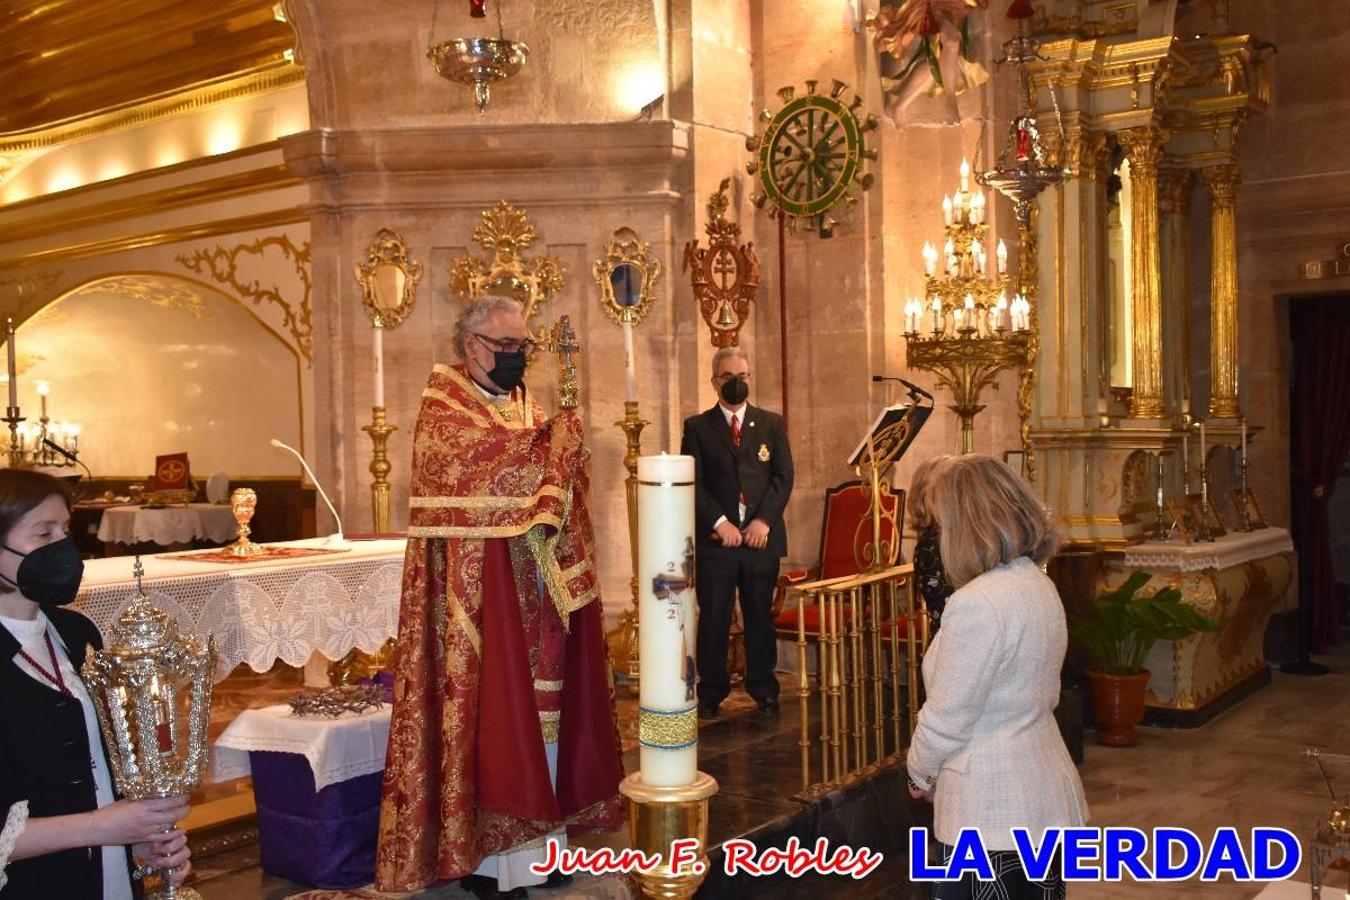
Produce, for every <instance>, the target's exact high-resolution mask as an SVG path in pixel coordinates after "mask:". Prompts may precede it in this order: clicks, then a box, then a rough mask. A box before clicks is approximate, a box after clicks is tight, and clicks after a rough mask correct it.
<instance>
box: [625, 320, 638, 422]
mask: <svg viewBox="0 0 1350 900" xmlns="http://www.w3.org/2000/svg"><path fill="white" fill-rule="evenodd" d="M623 371H624V395H623V398H624V399H625V400H627V401H628V402H629V403H636V402H637V354H636V353H634V352H633V323H632V322H631V321H630V320H629V319H628V318H624V320H623Z"/></svg>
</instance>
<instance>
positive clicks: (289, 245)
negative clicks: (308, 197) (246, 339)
mask: <svg viewBox="0 0 1350 900" xmlns="http://www.w3.org/2000/svg"><path fill="white" fill-rule="evenodd" d="M271 249H275V250H276V251H277V252H279V253H280V254H281V255H282V257H283V258H285V259H286V260H288V261H289V262H290V263H291V265H292V266H293V267H294V269H295V275H296V278H297V279H299V281H300V286H301V294H300V296H299V297H298V298H296V299H294V300H293V301H292V300H288V299H287V298H286V297H284V296H283V295H282V293H281V289H280V288H279V287H277V286H276V284H275V283H273V285H272V286H271V287H266V286H264V285H263V284H262V283H261V282H259V281H257V280H250V279H248V277H247V276H245V275H243V274H242V273H241V272H240V265H241V262H243V261H244V260H246V259H248V258H249V257H254V258H257V259H258V260H259V261H261V260H262V258H263V256H264V255H265V254H266V253H267V251H268V250H271ZM175 259H177V261H178V262H179V263H181V264H182V265H184V266H186V267H187V268H189V269H191V270H192V271H193V272H196V273H198V274H201V275H209V276H210V277H211V280H212V281H214V282H216V283H217V284H220V285H224V286H225V287H228V288H229V289H230V290H231V291H233V292H234V293H235V295H236V296H238V297H240V298H242V299H245V300H249V301H252V303H253V305H254V306H259V305H261V304H263V303H272V304H275V305H277V306H279V307H280V308H281V312H282V326H283V327H284V328H285V329H287V330H288V331H289V332H290V334H291V339H292V340H294V341H295V346H296V348H297V349H298V350H299V351H300V355H301V356H303V357H304V358H305V359H306V360H308V361H309V362H310V364H313V362H314V310H313V307H312V306H311V305H310V294H311V292H312V290H313V284H312V281H311V277H310V270H309V266H310V244H309V241H305V242H304V243H302V244H300V245H299V246H298V247H297V246H296V245H295V244H294V243H293V242H292V241H291V238H290V235H286V234H281V235H269V236H267V237H264V238H259V239H258V240H256V241H253V242H252V243H250V244H238V245H236V246H234V247H230V248H226V247H224V246H221V245H217V246H216V247H215V248H214V249H211V250H196V251H194V252H192V253H190V254H189V253H180V254H179V255H178V256H177V257H175Z"/></svg>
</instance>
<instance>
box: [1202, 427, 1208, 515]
mask: <svg viewBox="0 0 1350 900" xmlns="http://www.w3.org/2000/svg"><path fill="white" fill-rule="evenodd" d="M1205 474H1206V473H1205V420H1204V419H1201V420H1200V502H1201V503H1202V504H1207V503H1209V485H1207V484H1205Z"/></svg>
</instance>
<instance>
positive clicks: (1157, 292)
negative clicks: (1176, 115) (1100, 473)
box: [1118, 127, 1167, 419]
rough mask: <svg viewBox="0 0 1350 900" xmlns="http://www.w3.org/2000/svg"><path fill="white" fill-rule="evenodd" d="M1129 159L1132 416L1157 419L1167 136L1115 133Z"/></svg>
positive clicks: (1148, 130) (1149, 130) (1152, 131)
mask: <svg viewBox="0 0 1350 900" xmlns="http://www.w3.org/2000/svg"><path fill="white" fill-rule="evenodd" d="M1118 137H1119V138H1120V143H1121V146H1122V147H1124V148H1125V155H1126V157H1127V158H1128V159H1129V161H1130V178H1131V181H1132V184H1133V189H1134V196H1133V200H1132V202H1131V204H1130V205H1131V209H1130V219H1131V223H1132V225H1133V228H1132V232H1133V242H1132V244H1131V248H1130V250H1131V252H1130V271H1131V276H1132V281H1133V289H1134V301H1133V302H1134V307H1133V308H1134V393H1133V395H1132V396H1131V397H1130V416H1131V418H1135V419H1159V418H1162V414H1163V390H1162V356H1163V353H1162V285H1161V282H1162V277H1161V262H1160V257H1159V251H1158V164H1159V162H1161V161H1162V148H1163V144H1164V142H1165V141H1166V140H1167V132H1165V131H1164V130H1162V129H1160V128H1154V127H1143V128H1130V129H1126V130H1125V131H1121V132H1120V133H1119V135H1118Z"/></svg>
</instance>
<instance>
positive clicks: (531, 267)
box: [450, 200, 563, 344]
mask: <svg viewBox="0 0 1350 900" xmlns="http://www.w3.org/2000/svg"><path fill="white" fill-rule="evenodd" d="M480 215H481V217H482V220H483V221H482V223H481V224H480V225H479V226H478V227H477V228H475V229H474V230H473V239H474V242H475V243H477V244H478V246H480V247H482V248H483V249H484V250H486V251H487V252H489V253H491V254H492V259H491V260H490V261H489V260H484V259H480V258H478V257H474V256H461V257H458V258H456V259H455V260H454V261H453V262H452V263H451V266H450V289H451V290H452V291H454V292H455V294H456V296H458V297H459V298H460V299H461V300H463V301H465V302H466V303H467V302H469V301H471V300H477V299H478V298H479V297H483V296H487V295H489V294H500V295H503V296H507V297H511V298H513V299H515V300H519V301H520V302H521V303H522V304H523V305H524V307H525V325H526V327H527V328H529V327H530V323H531V321H532V320H533V319H534V316H535V315H536V314H537V313H538V312H539V304H541V303H543V302H545V301H547V300H549V299H551V298H552V297H553V295H554V294H556V293H558V292H559V291H561V290H562V287H563V264H562V260H560V259H558V257H556V256H537V257H534V258H533V259H526V258H525V257H523V256H521V254H520V251H521V250H524V249H525V248H526V247H528V246H530V245H531V244H533V243H534V241H535V238H536V237H538V235H537V234H536V233H535V230H534V226H532V225H531V224H530V222H529V219H528V218H527V217H526V216H525V212H524V211H523V210H519V209H516V208H515V207H514V206H512V205H511V204H509V203H507V202H506V201H505V200H499V201H497V205H496V206H494V207H492V208H491V209H485V210H483V211H482V213H481V214H480ZM530 338H531V339H532V340H534V341H536V342H537V343H540V344H545V343H547V342H548V340H549V334H548V329H547V328H544V327H540V328H538V329H533V330H531V331H530Z"/></svg>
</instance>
